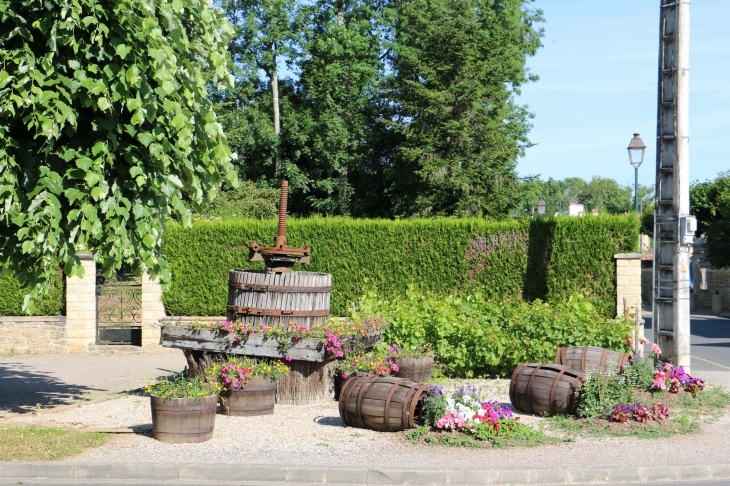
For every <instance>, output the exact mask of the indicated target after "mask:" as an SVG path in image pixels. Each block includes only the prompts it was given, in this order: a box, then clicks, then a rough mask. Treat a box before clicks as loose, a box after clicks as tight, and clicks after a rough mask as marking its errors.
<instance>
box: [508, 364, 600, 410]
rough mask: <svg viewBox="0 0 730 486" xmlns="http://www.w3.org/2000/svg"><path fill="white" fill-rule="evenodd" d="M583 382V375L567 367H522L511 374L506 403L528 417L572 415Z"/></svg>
mask: <svg viewBox="0 0 730 486" xmlns="http://www.w3.org/2000/svg"><path fill="white" fill-rule="evenodd" d="M585 381H586V378H585V375H584V374H583V373H581V372H580V371H576V370H574V369H573V368H571V367H570V366H565V365H559V364H538V363H523V364H521V365H519V366H518V367H517V368H516V369H515V371H514V373H512V378H511V379H510V382H509V399H510V401H511V402H512V405H514V407H515V408H518V409H520V410H524V411H525V412H529V413H534V414H538V415H543V414H547V415H556V414H571V415H574V414H575V413H577V411H578V395H577V393H576V392H577V391H578V389H579V388H580V387H582V386H583V384H584V383H585Z"/></svg>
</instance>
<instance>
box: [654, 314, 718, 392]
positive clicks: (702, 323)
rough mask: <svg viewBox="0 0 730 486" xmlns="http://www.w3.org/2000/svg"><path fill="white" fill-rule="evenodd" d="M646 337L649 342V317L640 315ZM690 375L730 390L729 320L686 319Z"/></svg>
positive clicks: (696, 315) (707, 316)
mask: <svg viewBox="0 0 730 486" xmlns="http://www.w3.org/2000/svg"><path fill="white" fill-rule="evenodd" d="M644 321H645V324H644V329H645V333H646V337H647V338H649V339H650V340H651V336H652V334H651V315H650V314H647V313H646V312H645V313H644ZM690 353H691V354H692V366H691V373H692V374H693V375H696V376H699V377H700V378H705V379H706V380H707V381H709V382H711V383H712V382H714V383H719V384H723V385H725V386H727V387H730V319H727V318H724V317H717V316H710V315H700V314H693V315H692V316H691V318H690Z"/></svg>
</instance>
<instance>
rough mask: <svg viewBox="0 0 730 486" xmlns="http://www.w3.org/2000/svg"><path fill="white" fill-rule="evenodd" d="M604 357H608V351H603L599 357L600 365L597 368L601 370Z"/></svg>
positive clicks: (604, 360)
mask: <svg viewBox="0 0 730 486" xmlns="http://www.w3.org/2000/svg"><path fill="white" fill-rule="evenodd" d="M606 356H608V349H604V350H603V354H602V355H601V364H600V365H599V368H601V369H603V364H604V363H605V362H606Z"/></svg>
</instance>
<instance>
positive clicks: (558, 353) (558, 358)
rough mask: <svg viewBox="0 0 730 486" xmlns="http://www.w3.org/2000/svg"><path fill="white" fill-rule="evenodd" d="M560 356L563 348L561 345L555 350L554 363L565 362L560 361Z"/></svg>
mask: <svg viewBox="0 0 730 486" xmlns="http://www.w3.org/2000/svg"><path fill="white" fill-rule="evenodd" d="M562 357H563V348H562V346H558V349H557V351H556V352H555V364H565V363H563V362H561V359H562Z"/></svg>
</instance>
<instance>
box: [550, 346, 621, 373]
mask: <svg viewBox="0 0 730 486" xmlns="http://www.w3.org/2000/svg"><path fill="white" fill-rule="evenodd" d="M630 359H631V355H630V354H627V353H619V352H616V351H611V350H610V349H606V348H599V347H598V346H567V347H559V348H558V350H557V352H556V353H555V364H561V365H566V366H570V367H571V368H573V369H574V370H576V371H580V372H581V373H585V372H586V370H587V369H591V368H592V369H600V370H604V371H605V370H606V369H607V368H608V367H611V368H614V367H615V369H616V372H617V373H621V372H622V371H623V370H624V367H625V366H627V365H628V364H629V363H630Z"/></svg>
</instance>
